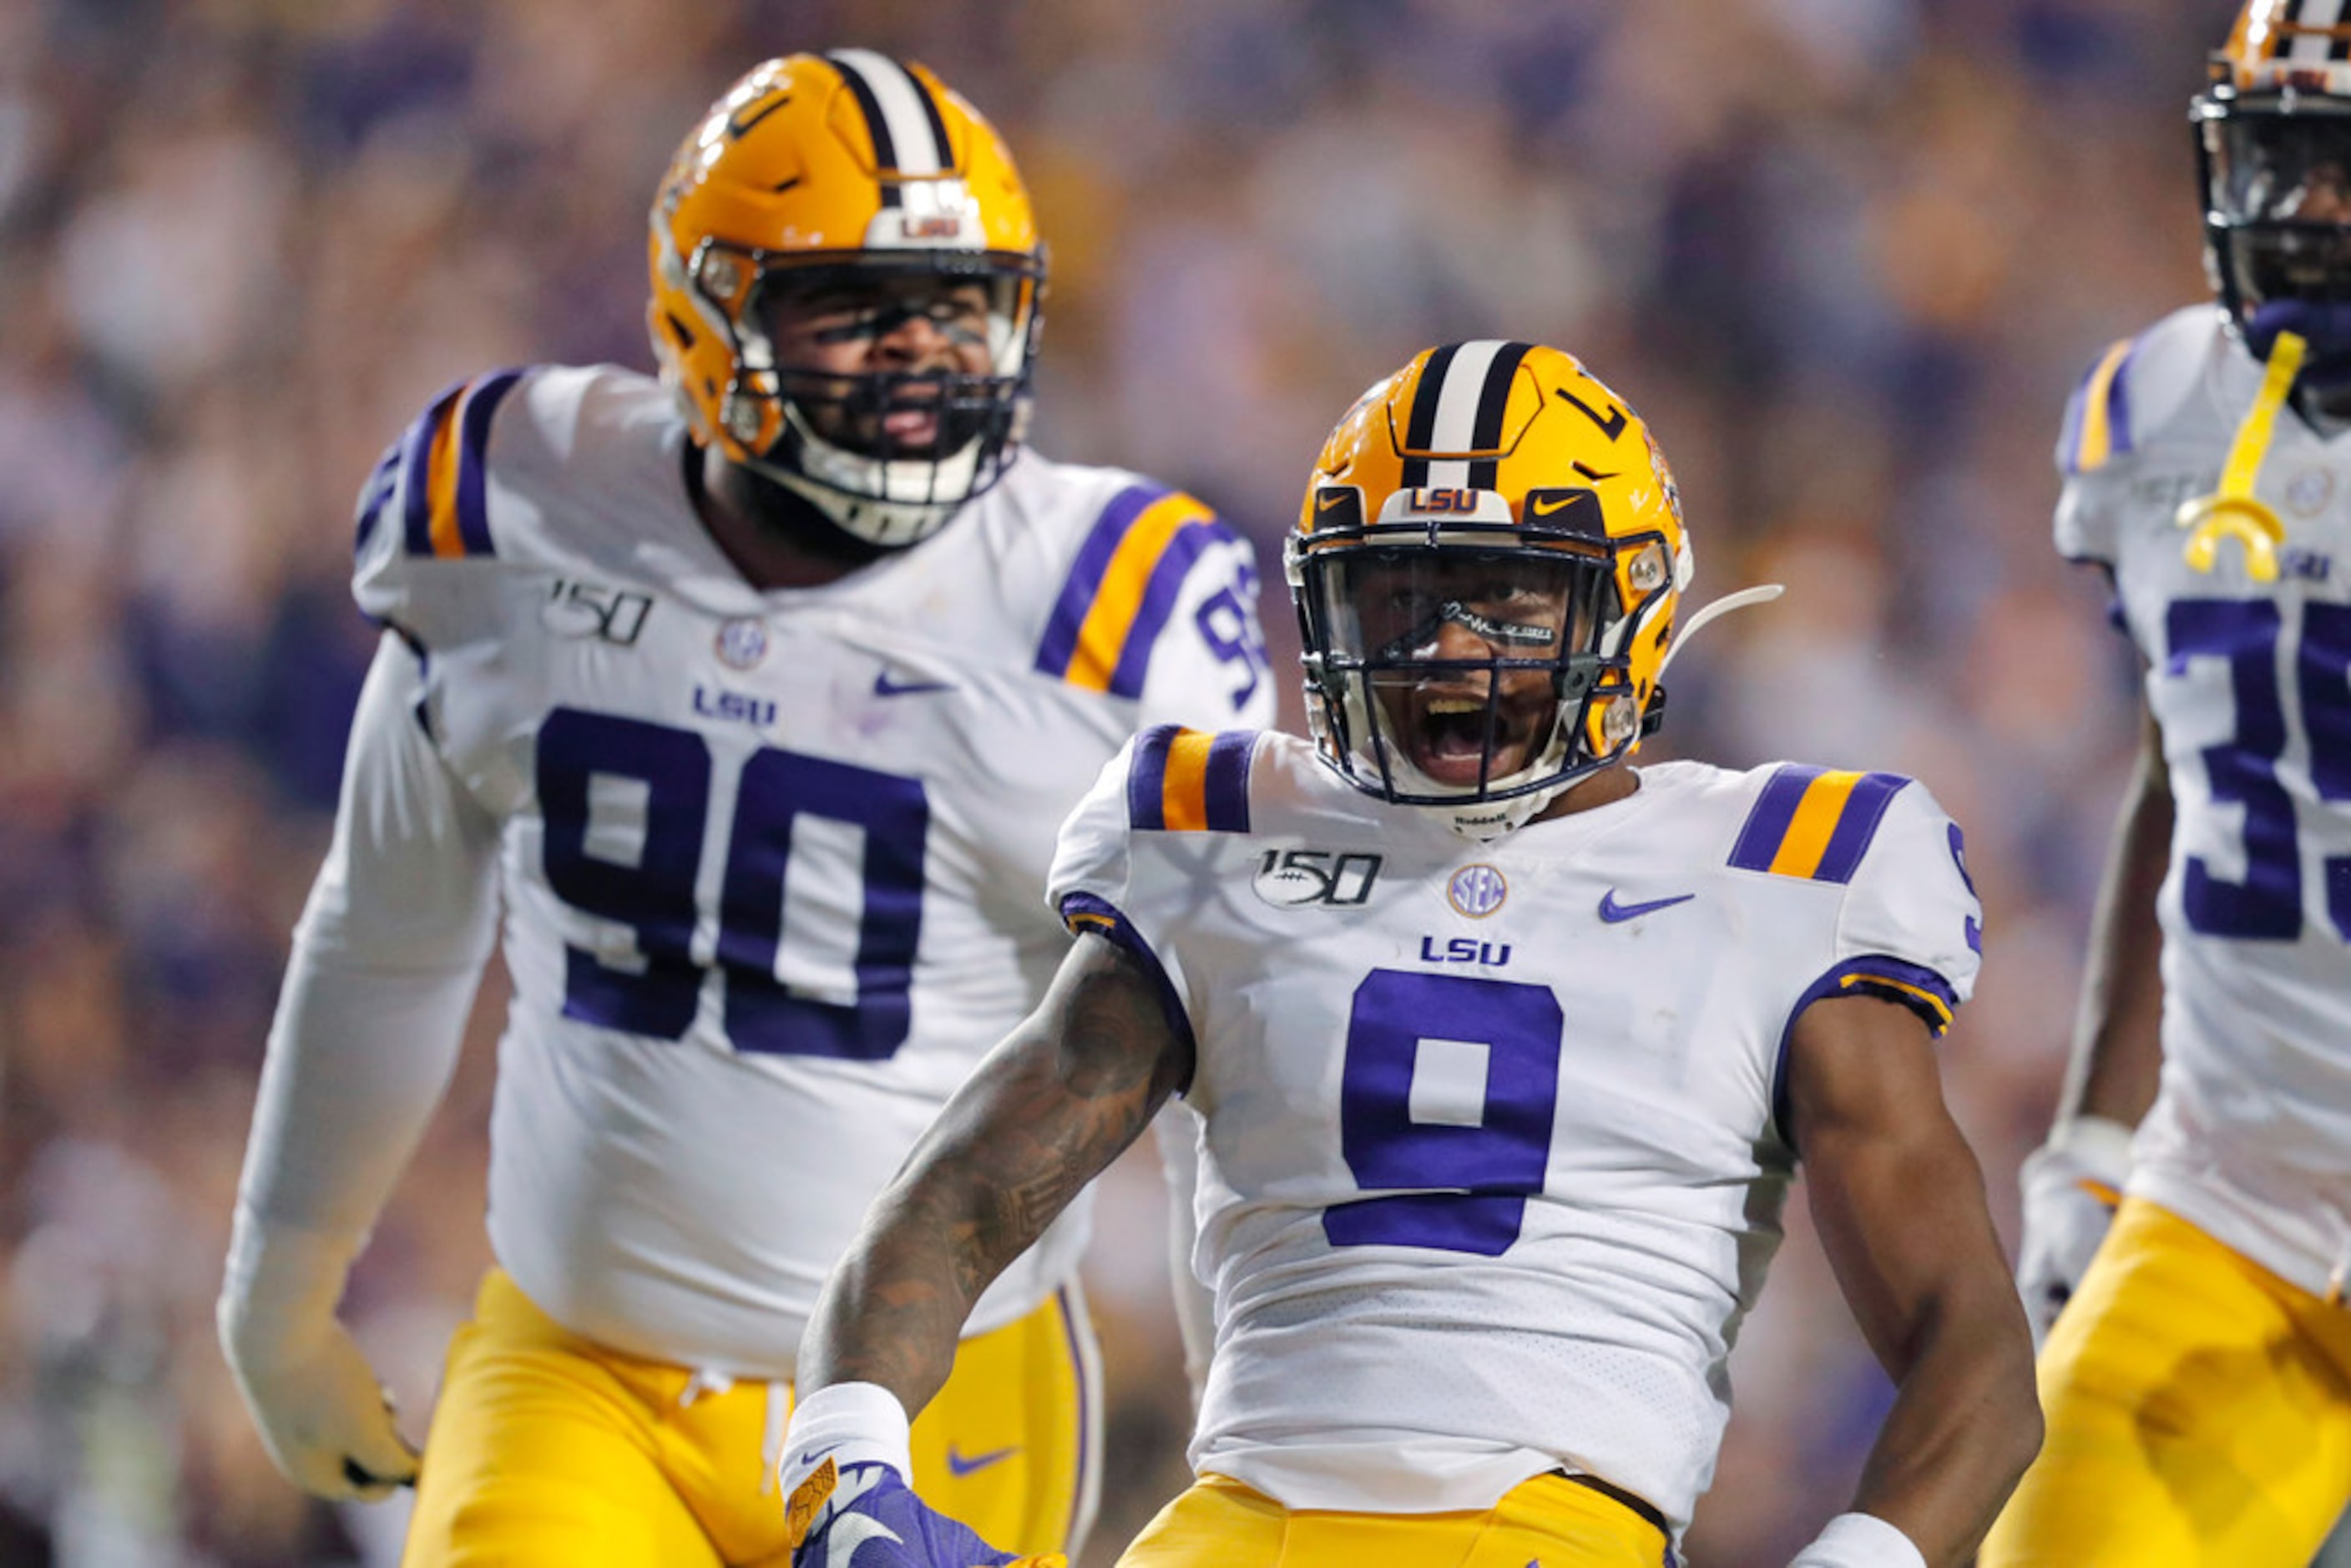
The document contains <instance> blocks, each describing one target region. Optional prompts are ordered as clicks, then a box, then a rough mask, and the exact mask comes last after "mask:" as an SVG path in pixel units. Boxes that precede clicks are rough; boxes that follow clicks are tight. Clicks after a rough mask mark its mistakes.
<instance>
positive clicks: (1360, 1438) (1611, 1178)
mask: <svg viewBox="0 0 2351 1568" xmlns="http://www.w3.org/2000/svg"><path fill="white" fill-rule="evenodd" d="M1052 888H1053V894H1054V896H1055V897H1056V898H1058V899H1059V900H1060V901H1061V909H1062V912H1063V915H1064V916H1065V918H1067V919H1068V920H1069V921H1070V922H1071V925H1072V927H1073V928H1075V929H1086V928H1093V929H1098V930H1101V931H1102V932H1103V933H1105V934H1106V935H1108V936H1110V937H1111V938H1112V939H1113V940H1118V941H1122V942H1124V943H1126V944H1127V945H1129V946H1133V947H1135V948H1137V949H1138V950H1141V951H1144V952H1145V953H1147V954H1148V955H1150V956H1152V957H1153V958H1154V959H1155V961H1156V965H1157V967H1158V968H1159V970H1160V972H1161V973H1163V974H1164V975H1165V979H1166V983H1167V986H1168V988H1169V993H1170V998H1171V1004H1172V1006H1173V1007H1174V1008H1175V1009H1177V1010H1178V1011H1179V1012H1180V1015H1181V1019H1182V1020H1183V1021H1184V1022H1186V1024H1187V1025H1188V1027H1189V1029H1190V1030H1191V1032H1192V1036H1193V1039H1194V1040H1195V1041H1196V1046H1197V1069H1196V1073H1195V1075H1194V1077H1193V1080H1192V1082H1191V1083H1190V1085H1189V1087H1188V1089H1187V1091H1186V1099H1187V1103H1189V1104H1190V1106H1191V1108H1192V1109H1193V1110H1194V1111H1195V1112H1196V1113H1198V1114H1199V1116H1200V1118H1201V1122H1200V1126H1201V1140H1202V1141H1201V1150H1200V1154H1201V1159H1200V1180H1199V1189H1198V1197H1197V1207H1198V1220H1199V1244H1198V1252H1197V1256H1196V1267H1197V1268H1198V1270H1199V1272H1200V1274H1201V1277H1202V1278H1203V1279H1204V1280H1205V1281H1207V1283H1208V1284H1209V1285H1210V1286H1211V1287H1212V1288H1213V1290H1214V1291H1215V1294H1216V1317H1217V1343H1216V1353H1215V1355H1214V1357H1213V1358H1212V1360H1211V1361H1210V1364H1209V1371H1208V1386H1207V1396H1206V1398H1205V1400H1204V1403H1203V1406H1202V1409H1201V1412H1200V1423H1199V1428H1198V1431H1197V1433H1196V1437H1195V1440H1194V1443H1193V1448H1192V1459H1193V1463H1194V1465H1195V1467H1196V1468H1197V1469H1201V1470H1205V1471H1215V1472H1218V1473H1221V1474H1225V1475H1229V1476H1232V1477H1234V1478H1236V1479H1239V1480H1241V1481H1244V1482H1246V1483H1247V1484H1249V1485H1250V1486H1253V1487H1256V1488H1258V1489H1259V1490H1262V1491H1264V1492H1266V1493H1268V1494H1269V1495H1270V1496H1273V1497H1275V1498H1277V1499H1279V1500H1281V1501H1282V1502H1283V1503H1285V1504H1287V1505H1289V1506H1290V1507H1292V1508H1311V1509H1324V1508H1328V1509H1345V1510H1354V1511H1371V1512H1426V1511H1444V1510H1452V1509H1475V1508H1486V1507H1489V1506H1490V1505H1491V1504H1492V1503H1493V1501H1494V1500H1496V1499H1497V1498H1499V1496H1500V1495H1501V1494H1502V1493H1503V1492H1504V1491H1506V1490H1509V1488H1510V1487H1511V1486H1513V1485H1515V1484H1516V1483H1518V1482H1519V1481H1520V1480H1523V1479H1526V1478H1527V1477H1529V1476H1531V1475H1536V1474H1541V1473H1542V1472H1544V1471H1548V1470H1552V1469H1562V1468H1566V1469H1574V1470H1580V1471H1585V1472H1589V1473H1591V1474H1593V1475H1595V1476H1598V1477H1600V1478H1601V1479H1605V1480H1608V1481H1610V1482H1613V1483H1614V1484H1615V1485H1617V1486H1619V1487H1623V1488H1625V1489H1628V1490H1632V1491H1634V1492H1635V1493H1637V1494H1639V1495H1640V1496H1642V1497H1643V1498H1646V1500H1648V1501H1649V1502H1651V1503H1652V1504H1654V1505H1655V1506H1656V1508H1657V1509H1658V1510H1659V1511H1661V1512H1663V1513H1664V1514H1665V1515H1666V1517H1667V1519H1668V1520H1669V1521H1671V1522H1672V1523H1673V1525H1674V1527H1675V1529H1676V1530H1679V1529H1680V1528H1682V1527H1683V1526H1685V1525H1686V1524H1687V1522H1688V1520H1689V1518H1690V1512H1691V1509H1692V1507H1693V1505H1694V1504H1695V1502H1696V1500H1697V1499H1698V1494H1699V1493H1700V1492H1701V1491H1702V1490H1704V1489H1705V1487H1706V1485H1707V1483H1708V1480H1709V1479H1711V1477H1712V1474H1713V1469H1714V1461H1715V1453H1716V1449H1717V1448H1718V1446H1719V1441H1720V1437H1721V1433H1722V1427H1723V1423H1724V1421H1725V1420H1726V1418H1727V1416H1728V1414H1729V1383H1728V1379H1727V1375H1726V1371H1725V1367H1726V1363H1727V1360H1728V1358H1729V1354H1730V1346H1731V1342H1732V1339H1733V1337H1734V1336H1735V1335H1736V1333H1737V1332H1738V1328H1739V1324H1740V1319H1741V1317H1742V1315H1743V1314H1744V1313H1745V1312H1746V1311H1747V1309H1748V1308H1749V1307H1750V1305H1751V1304H1752V1303H1753V1301H1754V1300H1755V1297H1756V1294H1757V1292H1758V1291H1759V1290H1760V1289H1761V1285H1762V1282H1763V1272H1764V1269H1765V1266H1766V1265H1767V1264H1768V1263H1769V1262H1770V1260H1771V1255H1772V1252H1773V1251H1774V1249H1776V1248H1777V1246H1778V1244H1779V1240H1780V1235H1781V1229H1780V1220H1779V1216H1780V1210H1781V1207H1782V1201H1783V1199H1784V1197H1785V1194H1786V1190H1787V1186H1788V1184H1789V1181H1790V1179H1791V1176H1792V1172H1793V1167H1794V1165H1795V1159H1796V1152H1795V1151H1794V1150H1792V1148H1791V1147H1790V1146H1789V1140H1788V1136H1787V1132H1786V1120H1785V1117H1786V1107H1785V1103H1784V1092H1785V1083H1784V1081H1783V1071H1784V1066H1785V1049H1786V1042H1787V1039H1788V1035H1789V1031H1790V1028H1791V1026H1792V1024H1793V1022H1794V1021H1795V1019H1796V1017H1797V1016H1798V1014H1800V1013H1801V1012H1802V1010H1803V1009H1805V1008H1806V1007H1808V1006H1809V1005H1811V1004H1812V1003H1813V1002H1814V1001H1818V1000H1821V999H1823V998H1832V997H1840V996H1844V995H1851V994H1858V993H1866V994H1869V995H1873V996H1879V997H1886V998H1893V999H1895V1000H1897V1001H1900V1002H1902V1003H1905V1004H1906V1005H1908V1006H1910V1007H1912V1008H1914V1009H1917V1010H1918V1011H1919V1012H1920V1013H1921V1014H1923V1015H1924V1016H1925V1017H1926V1018H1927V1019H1928V1021H1929V1022H1930V1024H1931V1025H1932V1026H1933V1027H1934V1028H1936V1029H1937V1030H1938V1031H1939V1030H1941V1028H1942V1027H1943V1026H1944V1025H1945V1024H1947V1023H1948V1022H1949V1018H1950V1013H1951V1009H1953V1008H1955V1007H1956V1006H1957V1005H1958V1004H1959V1002H1960V1001H1961V1000H1962V999H1963V998H1965V997H1966V996H1967V995H1968V994H1969V992H1970V989H1971V988H1972V987H1973V984H1974V980H1975V973H1976V966H1977V956H1978V952H1979V948H1980V927H1979V925H1978V921H1979V919H1980V908H1979V905H1978V904H1977V903H1976V900H1975V897H1974V895H1973V894H1972V893H1971V891H1970V888H1969V886H1968V883H1967V875H1966V872H1965V870H1964V867H1963V863H1962V859H1961V854H1960V840H1959V829H1958V828H1957V827H1956V826H1955V825H1954V824H1953V823H1952V822H1951V821H1950V819H1949V818H1948V817H1946V816H1945V815H1944V814H1943V812H1942V810H1941V809H1940V808H1939V807H1938V806H1937V805H1936V804H1935V802H1934V800H1933V799H1932V798H1931V797H1930V796H1929V795H1928V792H1927V790H1926V789H1924V787H1922V786H1920V785H1918V784H1917V783H1914V782H1912V781H1911V780H1908V779H1903V778H1900V777H1898V776H1896V775H1893V774H1886V773H1835V772H1823V771H1822V770H1821V769H1818V768H1802V767H1794V766H1781V767H1775V768H1760V769H1757V770H1756V771H1753V772H1750V773H1734V772H1729V771H1725V770H1723V769H1720V768H1709V767H1704V766H1700V765H1698V764H1693V763H1673V764H1666V765H1662V766H1658V767H1655V768H1644V769H1642V770H1641V773H1640V788H1639V789H1638V790H1636V791H1635V793H1634V794H1632V795H1631V796H1629V797H1627V798H1626V799H1625V800H1620V801H1616V802H1614V803H1611V804H1609V805H1605V806H1600V807H1595V808H1593V809H1591V810H1584V811H1581V812H1577V813H1574V814H1572V815H1569V816H1566V817H1562V818H1559V819H1555V820H1553V821H1543V822H1538V823H1534V824H1532V825H1531V826H1529V827H1526V828H1523V829H1520V831H1517V832H1515V833H1512V834H1510V835H1509V836H1507V837H1505V838H1502V839H1499V840H1497V841H1492V842H1489V843H1483V844H1480V843H1476V842H1472V841H1468V840H1466V839H1464V838H1462V837H1460V836H1459V835H1458V834H1456V833H1454V832H1453V831H1450V830H1449V829H1448V828H1447V827H1446V826H1445V825H1444V824H1443V820H1442V818H1441V816H1440V814H1438V813H1437V812H1433V811H1428V810H1419V809H1416V808H1412V807H1405V806H1392V805H1387V804H1384V803H1383V802H1380V801H1378V800H1373V799H1371V798H1369V797H1367V796H1365V795H1363V794H1361V793H1359V792H1358V791H1356V790H1355V789H1353V788H1351V787H1349V786H1348V785H1346V784H1345V783H1343V782H1342V781H1341V780H1340V779H1338V778H1337V777H1336V776H1335V775H1334V774H1333V773H1332V771H1331V770H1330V769H1328V768H1325V767H1324V766H1322V764H1321V763H1320V762H1319V761H1318V760H1317V759H1316V758H1315V757H1314V756H1313V753H1312V750H1311V746H1310V745H1309V743H1307V742H1305V741H1302V740H1298V739H1295V738H1293V737H1289V736H1283V735H1271V734H1249V733H1226V734H1220V735H1216V736H1209V735H1206V734H1200V733H1196V732H1191V731H1177V730H1173V729H1157V730H1152V731H1148V732H1145V733H1144V735H1142V736H1140V737H1137V739H1136V740H1135V741H1134V744H1133V746H1132V747H1130V748H1129V751H1128V753H1127V754H1126V755H1125V756H1123V757H1122V758H1120V759H1118V760H1117V761H1115V762H1113V764H1112V766H1111V767H1110V768H1109V769H1108V770H1106V772H1105V773H1104V776H1103V779H1102V783H1100V784H1099V785H1097V786H1096V787H1095V789H1094V791H1093V793H1092V795H1090V796H1088V797H1087V800H1086V802H1085V804H1084V805H1083V806H1082V807H1081V809H1080V810H1079V812H1078V814H1077V815H1076V816H1075V817H1074V818H1072V819H1071V821H1070V823H1069V824H1068V825H1067V826H1066V827H1065V828H1064V829H1063V830H1062V835H1061V852H1060V855H1059V857H1058V858H1057V860H1056V861H1055V862H1054V867H1053V876H1052Z"/></svg>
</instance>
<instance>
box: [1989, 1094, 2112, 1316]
mask: <svg viewBox="0 0 2351 1568" xmlns="http://www.w3.org/2000/svg"><path fill="white" fill-rule="evenodd" d="M2130 1140H2131V1134H2130V1129H2129V1128H2127V1127H2126V1126H2124V1125H2123V1124H2121V1123H2119V1122H2114V1121H2109V1120H2108V1119H2107V1118H2105V1117H2104V1116H2075V1117H2073V1118H2072V1119H2070V1120H2068V1121H2065V1122H2062V1123H2060V1124H2058V1125H2057V1127H2056V1129H2055V1130H2054V1131H2053V1132H2052V1133H2051V1134H2049V1141H2048V1142H2047V1143H2045V1144H2043V1145H2041V1147H2040V1148H2038V1149H2036V1150H2034V1151H2033V1152H2032V1154H2031V1155H2027V1156H2026V1157H2025V1161H2024V1170H2023V1174H2022V1185H2023V1188H2024V1193H2023V1197H2024V1239H2023V1242H2022V1245H2021V1246H2020V1247H2019V1248H2018V1249H2017V1264H2016V1288H2017V1291H2018V1293H2019V1294H2021V1295H2022V1296H2023V1298H2024V1315H2025V1317H2026V1318H2027V1319H2029V1320H2030V1321H2031V1322H2032V1345H2033V1348H2034V1349H2035V1350H2038V1349H2039V1348H2040V1347H2041V1345H2042V1344H2043V1343H2044V1342H2045V1341H2046V1340H2047V1339H2048V1338H2049V1330H2050V1327H2051V1326H2052V1325H2053V1324H2054V1323H2055V1322H2056V1321H2057V1314H2058V1312H2060V1311H2061V1310H2063V1309H2064V1305H2065V1303H2066V1302H2067V1301H2071V1300H2073V1297H2074V1291H2075V1290H2076V1289H2077V1288H2078V1287H2079V1286H2080V1285H2081V1283H2082V1276H2083V1274H2085V1272H2087V1271H2088V1270H2089V1267H2090V1260H2091V1258H2092V1257H2094V1256H2095V1254H2096V1252H2097V1250H2098V1243H2099V1242H2101V1241H2103V1240H2104V1239H2105V1235H2106V1227H2107V1226H2108V1225H2110V1224H2112V1223H2113V1222H2114V1218H2115V1207H2116V1205H2117V1204H2119V1203H2120V1202H2121V1201H2122V1189H2123V1182H2124V1179H2125V1178H2126V1176H2128V1175H2129V1174H2130Z"/></svg>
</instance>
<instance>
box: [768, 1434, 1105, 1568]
mask: <svg viewBox="0 0 2351 1568" xmlns="http://www.w3.org/2000/svg"><path fill="white" fill-rule="evenodd" d="M785 1521H786V1527H787V1529H788V1531H789V1539H790V1541H791V1543H792V1568H1067V1564H1068V1561H1069V1560H1068V1559H1067V1558H1065V1557H1063V1556H1062V1555H1061V1553H1060V1552H1054V1553H1052V1554H1051V1555H1050V1556H1045V1557H1015V1556H1013V1555H1012V1554H1011V1553H1010V1552H998V1551H997V1550H996V1548H994V1547H992V1546H990V1545H989V1544H988V1543H987V1542H985V1541H982V1540H981V1539H980V1538H979V1537H978V1536H977V1535H976V1534H974V1533H973V1532H972V1531H971V1530H970V1529H969V1528H968V1527H967V1526H965V1525H963V1524H960V1523H957V1522H956V1521H954V1520H952V1519H949V1518H948V1517H947V1516H946V1515H945V1514H943V1513H938V1512H935V1511H933V1510H932V1509H930V1508H929V1507H928V1506H926V1505H925V1503H924V1501H923V1500H922V1499H920V1498H918V1497H916V1496H915V1495H914V1490H913V1489H912V1488H910V1487H908V1486H907V1485H906V1483H905V1481H904V1479H903V1478H901V1477H900V1476H899V1474H898V1472H897V1471H896V1470H894V1469H891V1468H890V1467H889V1466H888V1465H885V1464H883V1462H882V1461H881V1460H879V1459H859V1460H854V1461H852V1462H851V1463H850V1464H848V1465H841V1464H838V1463H836V1462H835V1460H834V1459H833V1458H832V1456H831V1455H830V1454H828V1455H826V1456H825V1458H823V1459H821V1460H820V1461H819V1462H818V1464H817V1467H816V1469H813V1470H811V1471H810V1472H809V1474H808V1475H807V1476H806V1477H804V1478H803V1479H801V1480H800V1482H799V1485H798V1486H796V1487H794V1488H793V1489H792V1491H791V1496H790V1498H789V1500H788V1501H787V1502H786V1504H785Z"/></svg>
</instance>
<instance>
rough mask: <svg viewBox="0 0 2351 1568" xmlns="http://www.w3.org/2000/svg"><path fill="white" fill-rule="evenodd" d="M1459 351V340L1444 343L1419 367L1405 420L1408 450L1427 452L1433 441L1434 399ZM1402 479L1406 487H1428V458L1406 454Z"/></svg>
mask: <svg viewBox="0 0 2351 1568" xmlns="http://www.w3.org/2000/svg"><path fill="white" fill-rule="evenodd" d="M1459 350H1460V345H1459V344H1458V343H1447V344H1446V345H1445V346H1444V347H1443V348H1441V349H1432V350H1429V355H1428V363H1427V364H1426V365H1425V366H1423V367H1422V368H1421V372H1420V384H1419V385H1418V386H1416V387H1415V388H1414V389H1413V393H1412V417H1411V418H1409V419H1407V420H1405V429H1404V448H1405V451H1406V452H1407V453H1411V452H1426V451H1427V450H1428V449H1429V448H1430V447H1431V446H1432V445H1434V444H1436V439H1437V398H1438V397H1439V396H1440V395H1441V394H1442V393H1443V392H1444V390H1445V372H1446V371H1447V369H1449V368H1450V367H1451V365H1452V363H1453V356H1454V355H1455V353H1457V352H1458V351H1459ZM1403 479H1404V487H1405V489H1407V490H1425V489H1426V488H1428V459H1427V458H1426V457H1406V458H1405V460H1404V474H1403Z"/></svg>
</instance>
